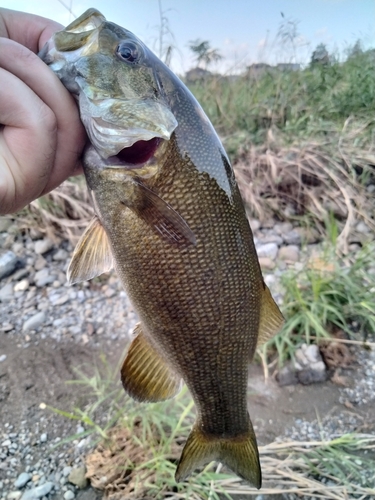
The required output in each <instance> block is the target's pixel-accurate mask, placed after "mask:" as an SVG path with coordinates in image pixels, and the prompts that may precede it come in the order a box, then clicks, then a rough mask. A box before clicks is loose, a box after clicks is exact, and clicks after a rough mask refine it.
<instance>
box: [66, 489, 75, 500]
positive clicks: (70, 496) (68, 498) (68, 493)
mask: <svg viewBox="0 0 375 500" xmlns="http://www.w3.org/2000/svg"><path fill="white" fill-rule="evenodd" d="M74 497H75V494H74V493H73V492H72V490H68V491H66V492H65V493H64V500H73V498H74Z"/></svg>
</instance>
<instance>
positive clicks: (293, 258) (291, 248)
mask: <svg viewBox="0 0 375 500" xmlns="http://www.w3.org/2000/svg"><path fill="white" fill-rule="evenodd" d="M277 257H278V259H280V260H285V261H288V262H298V261H299V247H297V245H287V246H285V247H281V248H280V250H279V253H278V256H277Z"/></svg>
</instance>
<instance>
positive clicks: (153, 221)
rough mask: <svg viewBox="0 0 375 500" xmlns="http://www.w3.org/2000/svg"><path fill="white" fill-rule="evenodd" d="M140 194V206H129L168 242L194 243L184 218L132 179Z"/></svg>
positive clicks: (194, 239) (193, 236)
mask: <svg viewBox="0 0 375 500" xmlns="http://www.w3.org/2000/svg"><path fill="white" fill-rule="evenodd" d="M134 182H135V183H136V184H137V185H138V187H139V189H140V192H141V194H142V204H141V206H139V207H138V206H129V208H130V209H132V210H133V211H134V212H135V213H136V214H137V215H138V217H140V218H141V219H143V220H144V221H145V222H147V224H149V225H150V226H151V227H152V228H153V229H154V230H156V231H157V232H158V234H159V235H160V236H161V237H163V238H164V239H166V240H167V241H168V242H169V243H174V244H181V243H188V244H192V245H196V238H195V234H194V233H193V231H192V230H191V229H190V227H189V226H188V224H187V223H186V221H185V219H183V217H181V215H180V214H179V213H178V212H176V210H174V209H173V208H172V207H171V206H170V205H169V204H168V203H167V202H166V201H164V200H163V199H162V198H160V196H158V195H157V194H156V193H154V191H152V190H151V189H149V188H148V187H146V186H145V185H144V184H142V183H141V182H139V181H134Z"/></svg>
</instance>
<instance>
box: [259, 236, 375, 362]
mask: <svg viewBox="0 0 375 500" xmlns="http://www.w3.org/2000/svg"><path fill="white" fill-rule="evenodd" d="M332 231H333V232H334V229H332V228H331V232H332ZM332 237H335V235H334V234H333V236H332ZM373 255H374V245H373V244H369V245H367V246H365V247H364V248H362V249H361V250H360V251H358V252H356V253H354V254H352V255H350V254H349V255H347V256H346V257H345V258H341V259H340V258H338V257H337V255H336V254H335V253H334V251H333V250H332V246H327V247H326V251H325V254H324V255H323V257H322V258H316V259H313V258H312V259H310V261H308V262H307V264H306V266H305V268H304V269H303V270H302V271H295V270H289V271H287V272H285V273H284V275H283V276H282V279H281V281H282V284H283V287H284V292H285V293H284V297H283V304H284V305H283V313H284V316H285V317H286V318H287V319H286V322H285V325H284V327H283V329H282V330H281V332H280V333H279V334H278V335H276V336H275V337H274V338H273V339H271V340H270V341H269V342H268V343H267V344H266V347H265V351H267V350H269V349H271V350H272V349H276V351H277V353H278V356H279V362H280V364H282V363H283V362H284V361H285V359H286V358H288V357H292V356H293V353H294V351H295V349H296V348H297V346H298V345H300V344H301V343H303V342H305V343H307V344H309V343H311V341H312V337H313V339H314V341H317V342H319V340H320V339H324V338H327V337H330V336H331V334H332V333H334V332H335V331H338V330H342V331H343V332H345V333H346V334H347V335H348V336H352V335H353V331H354V328H353V324H357V325H359V332H357V333H359V334H360V335H361V336H362V338H363V339H365V337H366V336H367V335H369V334H375V304H374V299H373V297H374V292H375V274H374V257H373Z"/></svg>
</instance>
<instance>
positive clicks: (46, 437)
mask: <svg viewBox="0 0 375 500" xmlns="http://www.w3.org/2000/svg"><path fill="white" fill-rule="evenodd" d="M47 439H48V436H47V434H46V433H45V432H43V434H42V435H41V436H40V442H41V443H45V442H46V441H47Z"/></svg>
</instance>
